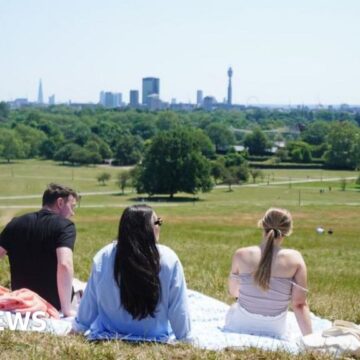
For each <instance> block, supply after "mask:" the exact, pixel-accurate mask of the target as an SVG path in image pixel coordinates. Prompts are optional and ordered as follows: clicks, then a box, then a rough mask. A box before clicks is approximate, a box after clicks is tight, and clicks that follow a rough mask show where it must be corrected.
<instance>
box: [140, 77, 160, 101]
mask: <svg viewBox="0 0 360 360" xmlns="http://www.w3.org/2000/svg"><path fill="white" fill-rule="evenodd" d="M149 95H157V96H158V97H159V96H160V80H159V79H158V78H153V77H147V78H143V80H142V103H143V104H144V105H146V106H149V104H150V99H149Z"/></svg>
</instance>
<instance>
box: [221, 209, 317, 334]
mask: <svg viewBox="0 0 360 360" xmlns="http://www.w3.org/2000/svg"><path fill="white" fill-rule="evenodd" d="M258 225H259V227H261V228H262V229H263V239H262V242H261V243H260V245H259V246H250V247H244V248H240V249H238V250H237V251H236V252H235V254H234V256H233V260H232V266H231V273H230V277H229V292H230V295H232V296H234V297H235V298H237V302H236V303H235V304H234V305H233V306H232V307H231V308H230V310H229V312H228V313H227V315H226V320H225V329H227V330H229V331H236V332H241V333H250V334H256V335H266V336H273V337H280V338H286V337H287V336H288V335H289V334H288V333H287V328H286V317H287V310H288V306H289V304H290V302H291V305H292V309H293V311H294V313H295V316H296V320H297V322H298V325H299V327H300V330H301V332H302V334H303V335H307V334H310V333H311V332H312V328H311V320H310V311H309V306H308V304H307V302H306V295H307V292H308V290H307V270H306V265H305V262H304V259H303V257H302V256H301V254H300V253H299V252H298V251H296V250H292V249H284V248H282V244H283V241H284V238H285V237H287V236H289V235H290V234H291V233H292V218H291V215H290V213H289V212H288V211H287V210H285V209H278V208H270V209H269V210H267V211H266V213H265V215H264V217H263V218H262V219H261V220H260V221H259V223H258Z"/></svg>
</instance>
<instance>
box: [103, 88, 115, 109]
mask: <svg viewBox="0 0 360 360" xmlns="http://www.w3.org/2000/svg"><path fill="white" fill-rule="evenodd" d="M104 106H105V107H107V108H113V107H114V95H113V93H112V92H110V91H105V92H104Z"/></svg>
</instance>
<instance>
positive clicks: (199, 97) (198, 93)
mask: <svg viewBox="0 0 360 360" xmlns="http://www.w3.org/2000/svg"><path fill="white" fill-rule="evenodd" d="M203 97H204V95H203V91H202V90H198V91H196V105H197V106H202V103H203Z"/></svg>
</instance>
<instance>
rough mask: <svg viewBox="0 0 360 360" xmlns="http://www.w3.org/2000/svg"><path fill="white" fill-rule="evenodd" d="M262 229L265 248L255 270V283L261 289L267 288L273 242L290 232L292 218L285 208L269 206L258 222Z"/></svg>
mask: <svg viewBox="0 0 360 360" xmlns="http://www.w3.org/2000/svg"><path fill="white" fill-rule="evenodd" d="M258 225H259V226H260V227H262V228H263V229H264V237H265V240H266V244H265V249H264V251H263V252H262V254H261V259H260V263H259V266H258V268H257V269H256V271H255V274H254V279H255V283H256V284H257V285H258V286H259V287H260V288H262V289H263V290H265V291H266V290H268V289H269V283H270V277H271V266H272V260H273V254H274V242H275V240H276V239H279V238H281V237H284V236H289V235H290V234H291V232H292V218H291V215H290V213H289V212H288V211H287V210H285V209H278V208H270V209H268V210H267V211H266V213H265V216H264V217H263V218H262V219H261V220H260V221H259V224H258Z"/></svg>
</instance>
